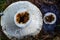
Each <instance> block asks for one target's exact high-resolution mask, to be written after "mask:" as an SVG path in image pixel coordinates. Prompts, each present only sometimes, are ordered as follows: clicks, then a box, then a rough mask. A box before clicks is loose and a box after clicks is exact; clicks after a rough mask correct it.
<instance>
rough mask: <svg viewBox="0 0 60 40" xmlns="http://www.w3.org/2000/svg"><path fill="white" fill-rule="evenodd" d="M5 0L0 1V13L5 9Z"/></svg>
mask: <svg viewBox="0 0 60 40" xmlns="http://www.w3.org/2000/svg"><path fill="white" fill-rule="evenodd" d="M6 5H7V4H6V0H0V12H1V11H3V10H4V9H5V8H6Z"/></svg>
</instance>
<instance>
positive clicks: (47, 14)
mask: <svg viewBox="0 0 60 40" xmlns="http://www.w3.org/2000/svg"><path fill="white" fill-rule="evenodd" d="M50 15H53V17H54V20H53V21H51V22H47V21H46V20H45V17H46V16H50ZM44 22H45V23H46V24H54V23H55V22H56V15H55V14H54V13H51V12H48V13H46V14H45V15H44Z"/></svg>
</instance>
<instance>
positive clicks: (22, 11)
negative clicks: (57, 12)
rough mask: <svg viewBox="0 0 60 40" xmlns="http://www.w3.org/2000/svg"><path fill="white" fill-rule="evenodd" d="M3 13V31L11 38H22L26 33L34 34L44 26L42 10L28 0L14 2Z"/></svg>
mask: <svg viewBox="0 0 60 40" xmlns="http://www.w3.org/2000/svg"><path fill="white" fill-rule="evenodd" d="M3 13H4V15H3V16H2V17H1V26H2V29H3V32H4V33H5V34H6V35H7V36H8V37H9V38H12V37H16V38H22V37H23V36H26V35H32V36H34V35H37V34H38V33H39V32H40V30H41V28H42V24H43V21H42V14H41V12H40V10H39V9H38V8H37V7H36V6H35V5H33V4H32V3H30V2H28V1H19V2H15V3H12V4H11V5H10V6H8V7H7V8H6V9H5V11H4V12H3ZM18 14H19V15H18ZM17 15H18V16H17Z"/></svg>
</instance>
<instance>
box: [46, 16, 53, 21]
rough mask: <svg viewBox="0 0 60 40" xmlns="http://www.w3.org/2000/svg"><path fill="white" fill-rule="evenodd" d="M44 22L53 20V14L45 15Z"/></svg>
mask: <svg viewBox="0 0 60 40" xmlns="http://www.w3.org/2000/svg"><path fill="white" fill-rule="evenodd" d="M45 20H46V22H52V21H53V20H54V16H53V15H49V16H46V17H45Z"/></svg>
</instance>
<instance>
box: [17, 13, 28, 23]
mask: <svg viewBox="0 0 60 40" xmlns="http://www.w3.org/2000/svg"><path fill="white" fill-rule="evenodd" d="M28 20H29V13H28V12H22V13H18V14H17V16H16V22H18V23H26V22H27V21H28Z"/></svg>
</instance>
